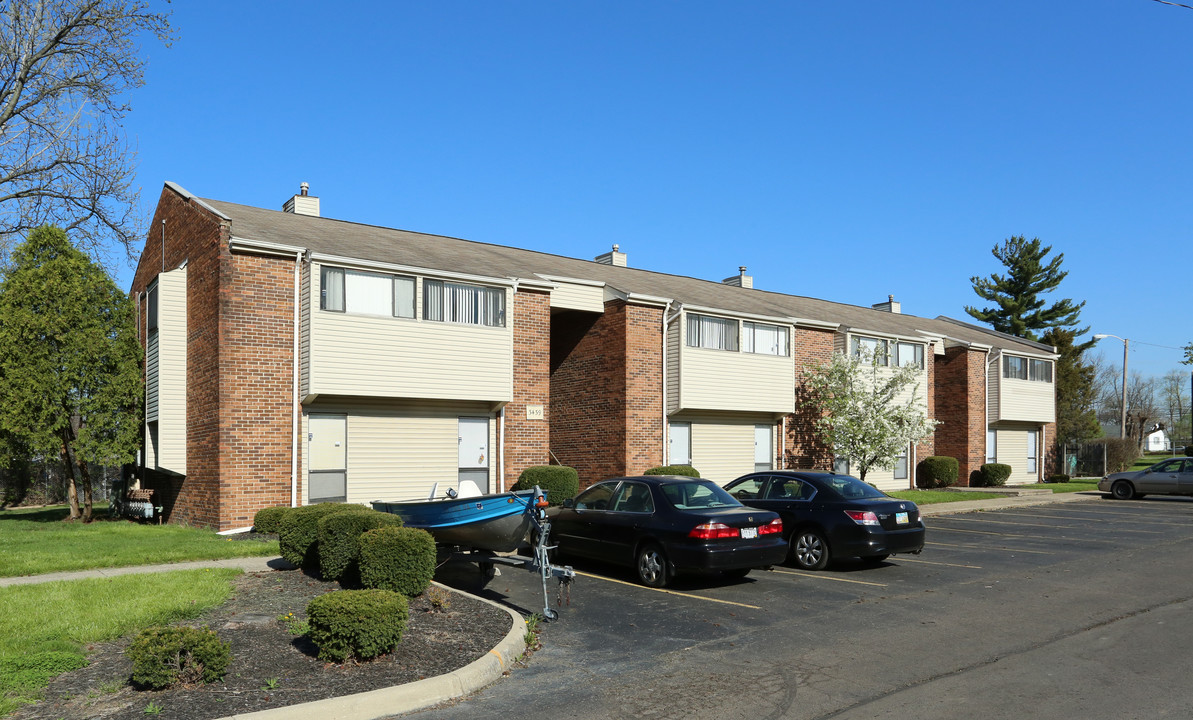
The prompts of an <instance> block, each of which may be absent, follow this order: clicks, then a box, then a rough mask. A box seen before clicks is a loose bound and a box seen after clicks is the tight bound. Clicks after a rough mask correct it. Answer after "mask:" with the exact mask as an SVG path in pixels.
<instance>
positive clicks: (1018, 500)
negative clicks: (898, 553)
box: [920, 490, 1105, 517]
mask: <svg viewBox="0 0 1193 720" xmlns="http://www.w3.org/2000/svg"><path fill="white" fill-rule="evenodd" d="M1104 495H1105V493H1102V492H1099V491H1096V490H1090V491H1082V492H1074V493H1052V494H1048V495H1021V496H1018V497H1008V498H999V499H997V500H962V501H960V502H947V503H934V504H932V505H921V506H920V515H921V516H924V517H932V516H933V515H957V514H960V513H970V512H981V511H983V510H1003V509H1006V508H1013V507H1027V506H1029V505H1054V504H1056V503H1068V502H1083V501H1090V500H1100V499H1102V497H1104Z"/></svg>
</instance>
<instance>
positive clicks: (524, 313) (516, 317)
mask: <svg viewBox="0 0 1193 720" xmlns="http://www.w3.org/2000/svg"><path fill="white" fill-rule="evenodd" d="M513 309H514V312H513V323H514V397H513V400H511V401H510V402H509V404H507V405H506V406H505V487H506V488H508V487H510V486H511V485H513V484H514V483H515V482H517V480H518V475H520V474H521V473H522V471H523V470H524V469H526V468H527V467H529V466H531V465H547V464H548V463H549V457H550V456H549V454H548V448H549V446H550V440H551V438H550V427H551V426H550V423H551V421H552V417H551V376H550V375H551V372H550V364H551V296H550V295H549V294H547V293H542V292H526V291H521V290H520V291H518V292H517V293H515V294H514V308H513ZM527 405H541V406H542V407H543V419H542V420H528V419H527V418H526V406H527Z"/></svg>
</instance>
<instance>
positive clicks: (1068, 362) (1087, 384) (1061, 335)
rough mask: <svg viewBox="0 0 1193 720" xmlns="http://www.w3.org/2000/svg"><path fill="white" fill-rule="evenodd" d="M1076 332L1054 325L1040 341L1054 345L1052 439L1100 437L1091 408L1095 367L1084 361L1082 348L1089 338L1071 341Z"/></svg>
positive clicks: (1099, 429)
mask: <svg viewBox="0 0 1193 720" xmlns="http://www.w3.org/2000/svg"><path fill="white" fill-rule="evenodd" d="M1075 340H1076V333H1074V332H1073V331H1072V330H1068V329H1065V328H1054V329H1052V330H1049V331H1048V332H1047V333H1045V334H1044V338H1043V342H1045V343H1047V344H1049V345H1053V346H1055V347H1056V351H1057V353H1059V354H1060V357H1059V358H1057V360H1056V376H1055V382H1056V440H1057V441H1059V442H1061V443H1069V442H1072V443H1080V442H1085V441H1086V440H1093V439H1095V438H1098V437H1101V435H1102V426H1101V425H1100V424H1099V423H1098V413H1097V411H1096V410H1095V409H1094V405H1095V403H1096V401H1097V392H1096V390H1095V389H1094V378H1095V376H1096V375H1097V369H1096V368H1095V367H1094V366H1093V365H1089V364H1086V363H1085V361H1084V355H1085V352H1084V351H1085V349H1087V348H1088V347H1089V346H1090V344H1091V342H1092V341H1087V342H1086V343H1082V344H1075Z"/></svg>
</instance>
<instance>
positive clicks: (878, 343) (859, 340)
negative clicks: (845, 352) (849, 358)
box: [849, 335, 891, 367]
mask: <svg viewBox="0 0 1193 720" xmlns="http://www.w3.org/2000/svg"><path fill="white" fill-rule="evenodd" d="M851 343H852V344H851V345H850V348H849V352H850V353H851V354H852V355H853V356H854V357H855V358H858V359H860V360H861V361H862V362H863V363H865V364H867V365H869V364H871V363H874V364H875V365H882V366H883V367H886V365H887V363H888V362H889V359H890V354H891V349H890V346H891V343H890V341H889V340H880V339H879V338H872V337H862V336H861V335H854V336H853V338H852V341H851Z"/></svg>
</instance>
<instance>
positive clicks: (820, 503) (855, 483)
mask: <svg viewBox="0 0 1193 720" xmlns="http://www.w3.org/2000/svg"><path fill="white" fill-rule="evenodd" d="M725 490H726V491H728V492H729V494H730V495H732V496H733V497H735V498H737V499H738V500H740V501H741V502H742V503H743V504H745V505H748V506H750V507H754V508H758V509H760V510H772V511H774V512H777V513H779V515H780V517H782V518H783V536H784V538H786V540H787V542H788V545H789V546H790V556H791V560H792V561H793V562H794V563H795V564H796V565H798V566H799V567H801V568H803V569H805V570H821V569H823V568H825V567H827V566H828V564H829V562H830V561H831V560H833V559H836V558H847V557H857V558H861V559H862V560H864V561H867V562H871V563H879V562H882V561H883V560H886V559H887V558H888V557H890V556H891V555H894V554H895V553H919V552H920V551H921V550H923V549H924V522H923V520H921V519H920V510H919V508H918V507H916V504H915V503H913V502H911V501H909V500H899V499H897V498H893V497H891V496H889V495H887V494H885V493H883V492H882V491H881V490H878V489H876V488H874V487H873V486H872V485H868V484H866V483H864V482H862V481H861V480H858V479H857V478H855V477H852V476H849V475H834V474H832V473H820V472H811V471H804V470H775V471H770V472H763V473H751V474H750V475H744V476H742V477H740V478H738V479H736V480H734V481H733V482H731V483H729V484H728V485H726V486H725Z"/></svg>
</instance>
